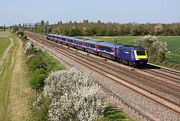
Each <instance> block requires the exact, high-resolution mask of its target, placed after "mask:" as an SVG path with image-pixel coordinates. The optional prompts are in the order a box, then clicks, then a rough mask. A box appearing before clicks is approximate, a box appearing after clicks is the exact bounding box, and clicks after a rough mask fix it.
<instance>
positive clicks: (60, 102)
mask: <svg viewBox="0 0 180 121" xmlns="http://www.w3.org/2000/svg"><path fill="white" fill-rule="evenodd" d="M43 93H44V95H45V96H47V97H49V98H50V99H51V104H50V106H49V114H48V115H49V120H51V121H61V120H62V121H64V120H66V121H68V120H75V119H76V120H80V121H93V120H95V119H97V118H98V117H99V116H100V115H101V114H102V112H103V109H104V106H103V99H102V97H101V94H100V87H99V86H98V85H97V84H96V83H95V79H94V77H92V76H91V74H89V73H85V72H80V71H78V70H76V69H70V70H69V71H57V72H53V73H52V74H50V76H49V77H48V78H47V79H46V80H45V87H44V91H43Z"/></svg>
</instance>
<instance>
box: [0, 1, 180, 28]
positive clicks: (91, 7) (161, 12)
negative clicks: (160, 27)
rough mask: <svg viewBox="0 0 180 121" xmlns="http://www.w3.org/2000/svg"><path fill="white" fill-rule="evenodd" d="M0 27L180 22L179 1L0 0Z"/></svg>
mask: <svg viewBox="0 0 180 121" xmlns="http://www.w3.org/2000/svg"><path fill="white" fill-rule="evenodd" d="M0 6H1V7H0V9H1V10H0V25H13V24H19V23H21V24H22V23H35V22H38V21H41V20H48V21H49V22H50V23H57V22H58V21H63V22H68V21H70V20H71V21H78V22H79V21H83V20H84V19H88V20H90V21H94V22H96V21H98V20H101V21H102V22H117V23H129V22H136V23H176V22H180V0H0Z"/></svg>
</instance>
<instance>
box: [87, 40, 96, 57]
mask: <svg viewBox="0 0 180 121" xmlns="http://www.w3.org/2000/svg"><path fill="white" fill-rule="evenodd" d="M98 43H99V41H96V40H86V41H85V43H84V47H85V51H86V52H89V53H93V54H96V55H97V54H98Z"/></svg>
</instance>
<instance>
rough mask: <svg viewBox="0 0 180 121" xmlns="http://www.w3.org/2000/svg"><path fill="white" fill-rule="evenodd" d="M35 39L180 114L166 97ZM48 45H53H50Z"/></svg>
mask: <svg viewBox="0 0 180 121" xmlns="http://www.w3.org/2000/svg"><path fill="white" fill-rule="evenodd" d="M31 37H32V35H31ZM33 38H34V39H35V40H38V41H40V42H41V43H43V44H46V45H48V46H49V47H51V48H53V49H55V50H56V51H58V52H59V53H61V54H64V55H65V56H68V57H69V58H71V59H73V60H74V59H75V60H76V61H78V62H79V63H81V64H82V65H85V66H87V67H88V68H90V69H92V70H95V71H96V72H98V73H101V74H102V75H104V76H106V77H108V78H111V79H112V80H114V81H116V82H118V83H121V84H122V85H124V86H126V87H128V88H130V89H132V90H134V91H136V92H138V93H140V94H141V95H144V96H145V97H148V98H150V99H151V100H154V101H156V102H158V103H160V104H161V105H163V106H165V107H167V108H169V109H171V110H173V111H175V112H177V113H180V109H179V104H176V103H174V102H172V101H170V100H168V99H166V98H164V97H162V96H160V95H157V94H154V93H152V92H150V91H148V90H146V89H142V87H139V86H138V85H135V84H132V83H130V82H128V81H127V80H124V79H122V78H120V77H119V76H117V75H116V74H113V73H111V72H109V71H107V70H105V69H104V68H101V66H97V63H96V65H95V64H92V60H90V62H87V59H88V58H82V57H81V56H80V55H75V53H73V52H69V50H68V49H67V48H66V49H65V50H63V49H62V48H61V49H60V47H57V46H55V45H57V44H56V43H54V44H55V45H54V44H53V42H47V41H46V40H45V39H43V38H41V37H39V36H35V35H33ZM48 43H51V44H48ZM67 50H68V51H67ZM94 63H95V62H94ZM99 64H100V63H98V65H99ZM101 64H102V63H101ZM106 65H107V64H106ZM109 68H110V67H109ZM111 69H112V67H111ZM113 69H114V68H113ZM121 72H122V71H121Z"/></svg>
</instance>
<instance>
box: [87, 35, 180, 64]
mask: <svg viewBox="0 0 180 121" xmlns="http://www.w3.org/2000/svg"><path fill="white" fill-rule="evenodd" d="M139 37H141V36H113V37H112V36H110V37H108V36H88V37H85V38H89V39H95V40H102V41H107V42H117V43H121V44H126V45H134V40H135V39H138V38H139ZM158 38H159V40H160V41H163V42H167V44H168V50H170V51H171V54H170V56H169V59H170V60H171V61H173V62H175V63H178V64H180V36H158Z"/></svg>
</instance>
